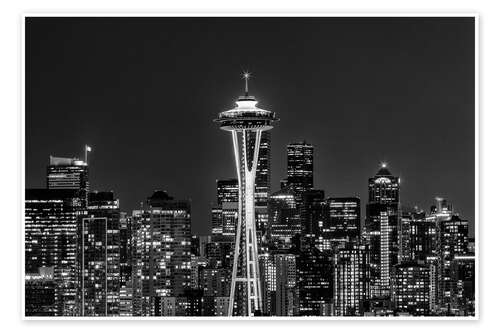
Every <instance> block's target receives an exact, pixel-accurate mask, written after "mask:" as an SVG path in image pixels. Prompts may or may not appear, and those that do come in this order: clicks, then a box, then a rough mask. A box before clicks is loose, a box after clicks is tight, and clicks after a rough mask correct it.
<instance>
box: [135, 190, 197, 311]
mask: <svg viewBox="0 0 500 333" xmlns="http://www.w3.org/2000/svg"><path fill="white" fill-rule="evenodd" d="M145 208H146V209H144V210H139V211H134V212H133V217H134V224H135V227H134V230H135V232H134V244H133V249H134V250H133V252H134V254H133V258H134V260H133V279H134V283H133V288H134V314H135V315H145V316H150V315H157V314H158V313H159V312H158V311H157V306H158V304H159V303H161V302H162V299H163V298H168V297H180V296H182V295H183V294H184V291H185V290H186V289H189V288H190V284H191V267H190V266H191V253H190V250H191V204H190V202H189V201H186V200H174V198H172V197H170V196H169V195H168V194H167V193H166V192H164V191H156V192H154V193H153V195H152V196H151V197H149V198H148V200H147V205H146V207H145Z"/></svg>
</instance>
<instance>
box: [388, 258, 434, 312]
mask: <svg viewBox="0 0 500 333" xmlns="http://www.w3.org/2000/svg"><path fill="white" fill-rule="evenodd" d="M392 275H393V277H392V281H391V282H392V291H393V300H394V306H395V310H396V312H405V313H408V314H411V315H413V316H425V315H428V314H429V310H430V286H429V284H430V270H429V266H427V265H422V264H418V263H416V262H410V261H409V262H405V263H402V264H398V265H395V266H394V267H393V273H392Z"/></svg>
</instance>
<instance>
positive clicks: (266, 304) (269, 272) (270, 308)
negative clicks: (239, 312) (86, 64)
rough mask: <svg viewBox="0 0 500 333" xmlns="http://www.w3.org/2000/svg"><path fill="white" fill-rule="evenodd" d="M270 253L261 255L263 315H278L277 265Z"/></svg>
mask: <svg viewBox="0 0 500 333" xmlns="http://www.w3.org/2000/svg"><path fill="white" fill-rule="evenodd" d="M274 259H275V258H274V256H273V255H272V254H270V253H261V254H259V265H260V276H261V285H262V314H263V315H264V316H270V315H274V314H276V264H275V260H274Z"/></svg>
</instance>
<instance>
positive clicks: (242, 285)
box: [215, 73, 276, 316]
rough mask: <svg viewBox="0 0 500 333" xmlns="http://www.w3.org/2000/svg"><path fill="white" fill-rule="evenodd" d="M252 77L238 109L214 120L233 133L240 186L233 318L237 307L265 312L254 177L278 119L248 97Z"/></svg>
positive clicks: (248, 313) (241, 310) (242, 311)
mask: <svg viewBox="0 0 500 333" xmlns="http://www.w3.org/2000/svg"><path fill="white" fill-rule="evenodd" d="M249 77H250V75H249V74H248V73H246V74H245V80H246V81H245V82H246V85H245V95H244V96H241V97H240V98H238V100H237V101H236V107H235V108H233V109H231V110H228V111H224V112H221V113H219V116H218V118H217V119H216V120H215V121H216V122H218V123H219V124H220V128H221V129H222V130H225V131H230V132H231V134H232V139H233V146H234V157H235V162H236V169H237V174H238V185H239V186H238V187H239V196H238V197H239V201H238V223H237V227H236V242H235V243H236V244H235V255H234V264H233V272H232V280H231V294H230V301H229V303H230V307H231V308H230V311H228V314H229V315H230V316H232V315H233V309H235V308H236V310H237V314H239V315H245V316H253V315H255V314H259V313H260V312H261V309H262V294H261V286H260V283H259V265H258V248H257V230H256V229H257V227H256V220H255V208H256V205H255V177H256V172H257V162H258V159H259V151H260V143H261V135H262V132H263V131H267V130H270V129H271V128H273V123H274V122H275V121H276V116H275V114H274V112H271V111H267V110H263V109H260V108H258V107H257V100H256V99H255V98H254V97H253V96H249V95H248V79H249ZM237 285H238V287H237ZM235 305H236V306H235Z"/></svg>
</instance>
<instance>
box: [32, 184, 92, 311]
mask: <svg viewBox="0 0 500 333" xmlns="http://www.w3.org/2000/svg"><path fill="white" fill-rule="evenodd" d="M80 194H81V193H79V192H78V191H77V190H69V189H57V190H55V189H54V190H49V189H27V190H26V194H25V234H24V237H25V253H26V256H25V271H26V273H27V274H37V273H39V270H40V269H46V268H53V283H54V307H55V308H54V310H53V312H54V315H56V316H75V315H77V314H78V313H77V309H76V292H77V290H76V287H77V286H76V283H75V282H76V271H75V268H76V242H77V218H78V214H79V213H80V212H81V210H82V200H81V197H80ZM26 287H28V286H26Z"/></svg>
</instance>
